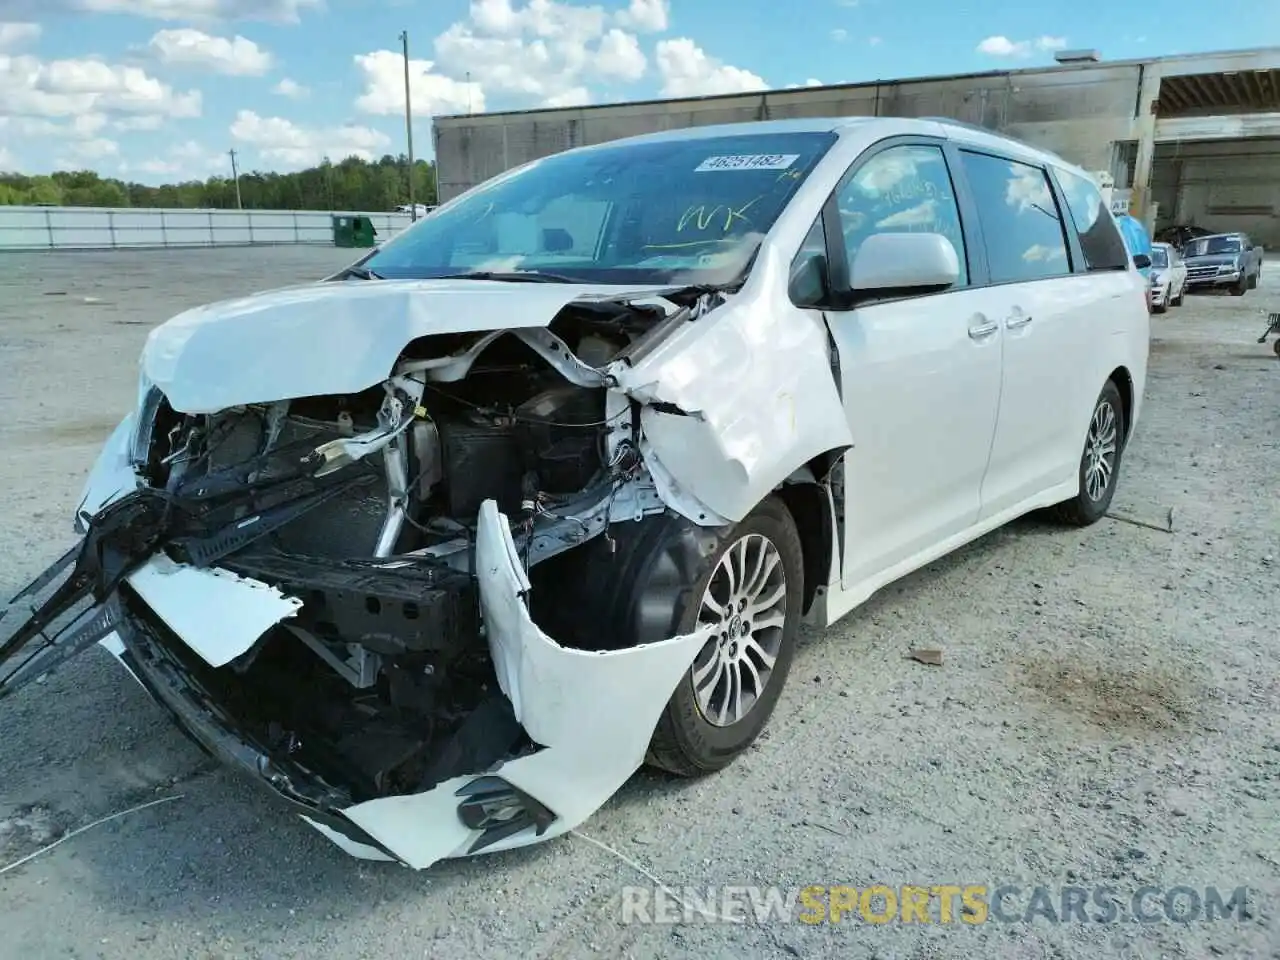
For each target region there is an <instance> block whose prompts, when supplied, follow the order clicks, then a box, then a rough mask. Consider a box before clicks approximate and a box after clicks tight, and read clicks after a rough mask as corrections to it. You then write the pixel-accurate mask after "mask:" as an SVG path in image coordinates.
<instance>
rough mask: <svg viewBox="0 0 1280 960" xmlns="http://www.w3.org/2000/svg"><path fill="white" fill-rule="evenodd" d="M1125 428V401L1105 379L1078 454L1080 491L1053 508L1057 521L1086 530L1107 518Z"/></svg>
mask: <svg viewBox="0 0 1280 960" xmlns="http://www.w3.org/2000/svg"><path fill="white" fill-rule="evenodd" d="M1125 429H1126V424H1125V420H1124V401H1123V399H1122V398H1121V396H1120V390H1119V388H1118V387H1117V386H1116V385H1115V382H1114V381H1111V380H1108V381H1107V384H1106V386H1104V387H1103V388H1102V393H1101V394H1099V395H1098V399H1097V402H1096V403H1095V404H1094V407H1093V416H1092V417H1090V418H1089V429H1088V431H1087V432H1086V434H1085V440H1084V451H1083V453H1081V455H1080V492H1079V493H1077V494H1076V495H1075V496H1074V497H1072V498H1071V499H1070V500H1066V501H1064V502H1062V503H1060V504H1058V505H1057V506H1056V507H1055V508H1054V511H1053V512H1054V515H1055V516H1056V517H1057V519H1059V520H1061V521H1063V522H1064V523H1069V524H1071V525H1072V526H1076V527H1087V526H1089V525H1090V524H1092V523H1097V522H1098V521H1099V520H1101V519H1102V518H1103V517H1104V516H1105V515H1106V513H1107V510H1109V509H1110V508H1111V499H1112V497H1114V496H1115V492H1116V480H1117V477H1118V474H1119V472H1120V455H1121V454H1122V453H1123V452H1124V438H1125Z"/></svg>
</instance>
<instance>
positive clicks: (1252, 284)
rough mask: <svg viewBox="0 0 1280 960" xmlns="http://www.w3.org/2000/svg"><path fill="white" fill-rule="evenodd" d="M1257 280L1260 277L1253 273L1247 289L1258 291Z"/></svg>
mask: <svg viewBox="0 0 1280 960" xmlns="http://www.w3.org/2000/svg"><path fill="white" fill-rule="evenodd" d="M1259 279H1261V276H1260V275H1259V274H1256V273H1255V274H1254V275H1253V276H1251V277H1250V278H1249V289H1250V290H1257V289H1258V280H1259Z"/></svg>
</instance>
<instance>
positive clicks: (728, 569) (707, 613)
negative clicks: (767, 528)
mask: <svg viewBox="0 0 1280 960" xmlns="http://www.w3.org/2000/svg"><path fill="white" fill-rule="evenodd" d="M786 607H787V576H786V570H785V568H784V565H783V563H782V555H781V554H780V553H779V552H778V548H777V547H776V546H775V545H774V543H773V541H772V540H770V539H769V538H768V537H765V536H762V535H761V534H758V533H751V534H747V535H746V536H744V537H742V538H741V539H739V540H737V541H736V542H735V543H734V544H733V545H732V546H730V547H729V549H728V550H726V551H725V553H724V556H722V557H721V558H720V562H719V563H718V564H717V565H716V569H715V571H714V572H713V573H712V575H711V580H710V582H709V583H708V584H707V589H706V590H705V591H704V592H703V595H702V605H701V607H700V609H699V611H698V624H699V626H707V625H714V626H715V627H716V628H717V629H716V633H715V635H714V636H713V637H712V638H711V640H710V641H708V643H707V645H706V646H705V647H703V648H702V650H701V652H699V654H698V657H697V659H696V660H695V661H694V664H693V671H692V679H693V692H694V699H695V701H696V702H697V706H698V710H699V711H700V712H701V714H702V716H703V718H704V719H706V721H707V722H708V723H710V724H712V725H713V726H717V727H728V726H732V725H733V724H735V723H738V722H739V721H741V720H742V719H743V718H744V717H746V716H747V714H749V713H750V712H751V710H752V708H753V707H755V705H756V703H758V702H759V700H760V697H761V695H762V694H763V692H764V689H765V687H766V685H768V683H769V679H770V677H771V676H772V675H773V668H774V663H775V662H776V660H777V657H778V652H779V650H780V649H781V647H782V636H783V627H784V625H785V624H786V613H787V609H786Z"/></svg>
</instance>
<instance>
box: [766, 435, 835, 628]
mask: <svg viewBox="0 0 1280 960" xmlns="http://www.w3.org/2000/svg"><path fill="white" fill-rule="evenodd" d="M827 460H828V458H826V457H820V458H818V459H817V460H815V461H814V462H813V463H811V464H809V465H807V466H805V467H802V468H801V469H799V470H797V471H796V472H795V473H793V474H791V476H789V477H788V478H787V479H786V481H785V482H784V483H783V484H782V485H781V486H780V487H778V489H777V490H775V491H774V495H775V496H776V497H778V498H779V499H780V500H781V501H782V503H783V506H785V507H786V508H787V512H788V513H790V514H791V519H792V521H793V522H794V523H795V525H796V531H797V532H798V533H799V534H800V547H801V550H802V551H803V554H804V608H803V612H804V613H805V614H808V613H809V611H810V610H811V609H813V603H814V601H815V600H816V599H817V596H818V590H819V589H820V588H822V587H825V586H827V584H828V583H829V581H830V579H831V574H832V567H833V564H834V563H835V556H836V526H837V521H836V516H835V510H834V508H833V507H834V505H833V502H832V497H831V492H830V488H829V487H828V486H827V485H826V484H825V483H822V482H820V481H819V480H818V475H819V474H818V473H816V472H815V467H816V468H818V469H821V470H822V473H823V474H826V473H827V472H828V471H829V469H830V467H829V466H828V465H827V463H826V461H827ZM824 467H825V468H826V469H822V468H824Z"/></svg>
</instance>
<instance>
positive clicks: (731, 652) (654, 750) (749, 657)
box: [646, 498, 804, 777]
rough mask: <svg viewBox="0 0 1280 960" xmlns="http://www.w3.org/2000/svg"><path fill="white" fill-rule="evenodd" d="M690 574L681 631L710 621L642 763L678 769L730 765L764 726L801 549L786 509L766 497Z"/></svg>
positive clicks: (784, 666) (787, 631) (782, 666)
mask: <svg viewBox="0 0 1280 960" xmlns="http://www.w3.org/2000/svg"><path fill="white" fill-rule="evenodd" d="M699 567H700V569H697V570H692V571H689V576H690V579H693V577H696V580H695V581H694V582H693V583H691V584H690V587H691V588H692V589H690V590H689V592H688V594H687V600H686V604H687V605H686V607H685V610H684V614H683V616H682V618H681V632H683V633H692V632H693V631H695V630H697V629H699V628H702V627H707V626H710V627H713V628H714V633H713V634H712V636H711V639H710V640H709V641H708V642H707V644H706V645H705V646H704V647H703V648H702V650H701V651H700V652H699V653H698V656H697V658H696V659H695V660H694V662H693V665H692V666H691V667H690V668H689V671H688V672H687V673H686V674H685V676H684V677H683V678H682V679H681V681H680V684H679V686H678V687H677V688H676V691H675V693H674V694H672V697H671V700H670V701H669V702H668V703H667V707H666V709H665V710H664V711H663V714H662V717H661V718H660V719H659V721H658V726H657V729H656V730H655V731H654V735H653V740H652V742H651V743H650V746H649V754H648V756H647V757H646V760H647V761H648V762H649V763H650V764H652V765H653V766H656V767H660V768H662V769H664V770H667V771H668V772H670V773H674V774H678V775H680V776H686V777H690V776H697V775H699V774H704V773H711V772H713V771H716V770H720V769H722V768H724V767H726V766H728V765H729V763H731V762H732V761H733V760H734V759H735V758H736V757H738V756H739V755H740V754H741V753H743V752H744V751H745V750H746V749H747V748H748V747H750V746H751V744H752V743H754V742H755V740H756V738H757V737H758V736H759V735H760V731H761V730H763V729H764V726H765V724H766V723H767V722H768V720H769V717H770V715H771V714H772V713H773V708H774V706H775V705H776V704H777V702H778V697H779V695H780V694H781V693H782V686H783V684H784V683H785V682H786V678H787V674H788V672H789V671H790V669H791V658H792V655H793V654H794V651H795V643H796V632H797V630H798V629H799V625H800V614H801V605H802V603H803V599H804V582H803V581H804V555H803V552H802V548H801V545H800V535H799V533H797V531H796V526H795V522H794V521H793V520H792V518H791V514H790V512H789V511H788V510H787V508H786V506H785V505H784V504H783V503H782V502H781V501H779V500H777V499H775V498H770V499H768V500H765V501H764V502H763V503H762V504H760V506H758V507H757V508H756V509H755V510H754V511H752V512H751V513H750V514H749V515H748V516H747V517H746V518H745V519H744V520H743V521H742V522H741V523H739V524H737V525H736V526H735V527H734V528H733V530H732V531H731V532H730V533H728V534H727V535H726V536H724V537H723V538H722V539H721V540H720V543H719V545H718V547H717V549H716V550H715V551H713V552H712V553H710V554H709V555H706V556H704V557H703V558H702V562H701V563H700V564H699Z"/></svg>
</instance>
